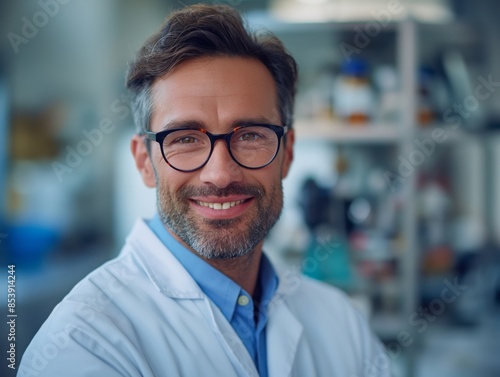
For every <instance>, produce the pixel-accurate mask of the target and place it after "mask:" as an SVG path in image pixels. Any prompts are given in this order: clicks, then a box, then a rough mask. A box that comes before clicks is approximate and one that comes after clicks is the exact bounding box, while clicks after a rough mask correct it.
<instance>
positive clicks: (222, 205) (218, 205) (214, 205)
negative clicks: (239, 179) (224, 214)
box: [197, 200, 243, 210]
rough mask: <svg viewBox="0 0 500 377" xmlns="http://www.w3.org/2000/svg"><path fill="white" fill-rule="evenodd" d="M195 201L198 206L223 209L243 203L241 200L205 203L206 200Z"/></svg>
mask: <svg viewBox="0 0 500 377" xmlns="http://www.w3.org/2000/svg"><path fill="white" fill-rule="evenodd" d="M197 203H198V204H199V205H200V206H203V207H208V208H212V209H216V210H223V209H229V208H231V207H234V206H235V205H238V204H241V203H243V200H237V201H235V202H225V203H207V202H201V201H197Z"/></svg>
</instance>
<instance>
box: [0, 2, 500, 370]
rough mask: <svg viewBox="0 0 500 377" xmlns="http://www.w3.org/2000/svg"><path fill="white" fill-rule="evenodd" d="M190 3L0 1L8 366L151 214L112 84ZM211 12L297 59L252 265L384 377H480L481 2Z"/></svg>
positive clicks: (496, 178)
mask: <svg viewBox="0 0 500 377" xmlns="http://www.w3.org/2000/svg"><path fill="white" fill-rule="evenodd" d="M193 3H195V1H191V0H186V1H184V2H181V1H174V0H145V1H140V2H139V1H132V0H121V1H118V0H107V1H101V0H85V1H84V0H64V1H63V0H40V1H9V2H8V1H2V2H1V3H0V31H1V33H0V34H1V36H2V38H1V40H0V195H1V199H0V253H1V254H0V258H1V259H0V262H1V271H0V278H1V283H0V287H1V292H3V293H1V294H0V297H3V298H2V300H5V301H3V303H1V302H0V307H1V308H2V309H1V310H2V314H3V315H6V314H7V313H6V310H7V305H6V301H7V293H6V292H7V265H15V266H16V267H15V268H16V277H17V280H16V289H17V303H16V305H17V306H16V311H17V314H18V318H17V334H16V335H17V337H16V348H17V357H18V362H19V360H20V357H21V355H22V352H23V351H24V349H25V348H26V346H27V344H28V343H29V341H30V339H31V338H32V336H33V335H34V334H35V332H36V331H37V330H38V328H39V327H40V325H41V324H42V323H43V321H44V320H45V319H46V318H47V316H48V315H49V313H50V312H51V310H52V309H53V308H54V306H55V305H56V304H57V302H59V301H60V300H61V298H62V297H64V295H65V294H67V293H68V292H69V290H70V289H71V288H72V287H73V285H74V284H75V283H77V282H78V281H79V280H80V279H81V278H82V277H83V276H85V275H86V274H87V273H88V272H89V271H91V270H92V269H94V268H95V267H97V266H99V265H100V264H102V263H103V262H105V261H106V260H109V259H110V258H112V257H113V256H115V255H116V254H117V253H118V252H119V250H120V248H121V246H122V245H123V242H124V240H125V238H126V235H127V233H128V231H129V230H130V228H131V226H132V224H133V223H134V220H135V219H136V218H137V217H141V216H142V217H149V216H151V215H152V214H153V213H154V211H155V192H154V190H150V189H146V188H145V187H144V186H143V184H142V182H141V180H140V177H139V175H138V174H137V172H136V170H135V167H134V165H133V162H132V158H131V156H130V152H129V140H130V136H131V135H132V134H133V132H134V127H133V123H132V116H131V112H130V108H129V105H128V101H127V93H126V91H125V88H124V78H125V72H126V69H127V62H128V61H129V60H130V59H131V58H133V56H134V55H135V53H136V51H137V50H138V48H139V47H140V46H141V44H142V43H143V42H144V40H145V39H146V38H147V37H148V36H149V35H150V34H151V33H152V32H154V31H155V30H157V29H158V28H159V26H160V25H161V23H162V21H163V19H164V18H165V17H166V16H167V15H168V14H169V12H171V11H172V10H174V9H177V8H180V7H182V6H183V5H189V4H193ZM212 3H220V4H227V5H230V6H233V7H235V8H236V9H238V10H240V11H241V12H243V13H244V14H245V17H246V19H247V20H248V24H249V25H250V27H252V28H253V29H267V30H270V31H272V32H274V33H275V34H276V35H278V36H279V37H280V38H281V39H282V40H283V42H284V44H285V46H286V47H287V48H288V49H289V50H290V51H291V53H292V54H293V55H294V56H295V58H296V59H297V61H298V64H299V69H300V82H299V89H298V95H297V101H296V114H295V122H294V127H295V129H296V135H297V137H296V139H297V143H296V151H295V161H294V166H293V168H292V171H291V173H290V175H289V177H288V178H287V179H286V180H285V182H284V190H285V206H284V211H283V214H282V217H281V219H280V221H279V223H278V224H277V225H276V227H275V228H274V229H273V231H272V233H271V234H270V235H269V237H268V239H267V240H266V250H267V253H268V254H269V255H270V257H271V258H272V260H273V261H274V262H275V263H276V265H277V266H279V268H280V269H282V270H284V271H288V272H293V273H301V274H305V275H308V276H310V277H312V278H314V279H319V280H321V281H325V282H327V283H328V284H332V285H335V286H337V287H339V288H340V289H342V290H344V291H345V292H347V293H348V294H349V296H350V297H351V298H352V300H353V302H354V303H355V305H357V307H358V308H359V309H360V310H361V311H362V312H364V313H365V314H366V316H367V318H368V319H369V321H370V323H371V325H372V327H373V330H374V331H375V332H376V333H377V334H378V336H379V337H380V338H381V339H382V340H383V342H384V344H385V345H386V348H387V351H388V355H389V359H390V361H391V366H390V368H391V371H392V374H393V375H394V376H396V377H398V376H401V377H402V376H419V377H432V376H439V377H446V376H454V377H462V376H463V377H494V376H500V358H499V357H498V355H499V354H500V250H499V249H500V199H499V196H498V195H496V194H495V192H497V193H498V192H500V168H499V167H500V44H499V42H498V41H499V40H500V23H499V22H498V15H500V3H499V2H498V1H496V0H476V1H473V2H472V1H467V0H411V1H410V0H408V1H406V0H371V1H369V0H214V2H212ZM4 318H5V317H4ZM3 322H4V321H3ZM7 331H8V328H7V325H6V324H3V325H2V330H1V332H0V334H1V335H0V346H1V351H2V354H5V351H7V350H8V348H7V336H6V334H7ZM332 342H335V339H332ZM3 360H4V359H3ZM6 364H7V363H6V362H5V360H4V361H3V362H2V363H1V366H0V374H1V375H2V376H4V375H5V376H7V375H8V374H7V373H8V372H9V370H8V369H7V368H6V366H7V365H6ZM384 367H386V366H385V365H382V364H380V365H366V366H365V371H366V373H365V375H366V376H373V375H376V374H374V371H376V370H377V368H379V369H380V368H384Z"/></svg>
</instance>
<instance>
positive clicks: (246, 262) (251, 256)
mask: <svg viewBox="0 0 500 377" xmlns="http://www.w3.org/2000/svg"><path fill="white" fill-rule="evenodd" d="M261 256H262V243H261V244H259V245H258V246H257V247H256V248H255V249H254V250H252V251H251V252H249V253H248V254H247V255H244V256H242V257H238V258H234V259H205V258H204V260H205V261H206V262H207V263H208V264H210V265H211V266H212V267H214V268H216V269H217V270H219V271H220V272H222V273H223V274H224V275H226V276H227V277H228V278H230V279H231V280H233V281H234V282H235V283H236V284H238V285H239V286H240V287H241V288H243V289H244V290H245V291H247V292H248V293H249V294H250V295H251V296H252V298H254V299H255V298H256V297H255V295H256V293H257V292H256V285H257V277H258V275H259V265H260V258H261Z"/></svg>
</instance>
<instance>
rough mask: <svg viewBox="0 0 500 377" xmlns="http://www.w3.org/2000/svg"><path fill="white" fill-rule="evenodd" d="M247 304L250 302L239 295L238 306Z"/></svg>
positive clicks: (245, 297)
mask: <svg viewBox="0 0 500 377" xmlns="http://www.w3.org/2000/svg"><path fill="white" fill-rule="evenodd" d="M249 302H250V300H249V299H248V297H247V296H245V295H241V296H240V297H238V305H241V306H245V305H248V303H249Z"/></svg>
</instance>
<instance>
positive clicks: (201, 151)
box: [163, 126, 278, 170]
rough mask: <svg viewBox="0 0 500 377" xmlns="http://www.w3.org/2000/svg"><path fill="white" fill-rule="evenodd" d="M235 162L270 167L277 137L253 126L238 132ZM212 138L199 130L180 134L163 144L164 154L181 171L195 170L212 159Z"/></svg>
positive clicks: (234, 138) (233, 138)
mask: <svg viewBox="0 0 500 377" xmlns="http://www.w3.org/2000/svg"><path fill="white" fill-rule="evenodd" d="M229 144H230V147H229V148H230V152H231V155H232V156H233V158H234V159H235V160H236V161H237V162H238V163H239V164H241V165H243V166H245V167H247V168H260V167H263V166H265V165H267V164H268V163H269V162H270V161H271V160H272V159H273V158H274V156H275V155H276V152H277V149H278V137H277V135H276V133H275V132H274V131H273V130H271V129H269V128H266V127H262V126H250V127H242V128H240V129H238V130H236V131H235V132H234V133H233V134H232V136H231V139H230V143H229ZM211 148H212V146H211V142H210V137H209V136H208V135H207V134H206V133H204V132H202V131H198V130H190V129H186V130H177V131H174V132H172V133H170V134H168V135H167V137H165V139H164V140H163V153H164V155H165V159H166V160H167V161H168V163H169V164H170V165H172V166H173V167H175V168H176V169H179V170H193V169H196V168H199V167H200V166H202V165H203V164H204V163H205V162H206V161H207V159H208V158H209V157H210V152H211Z"/></svg>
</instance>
